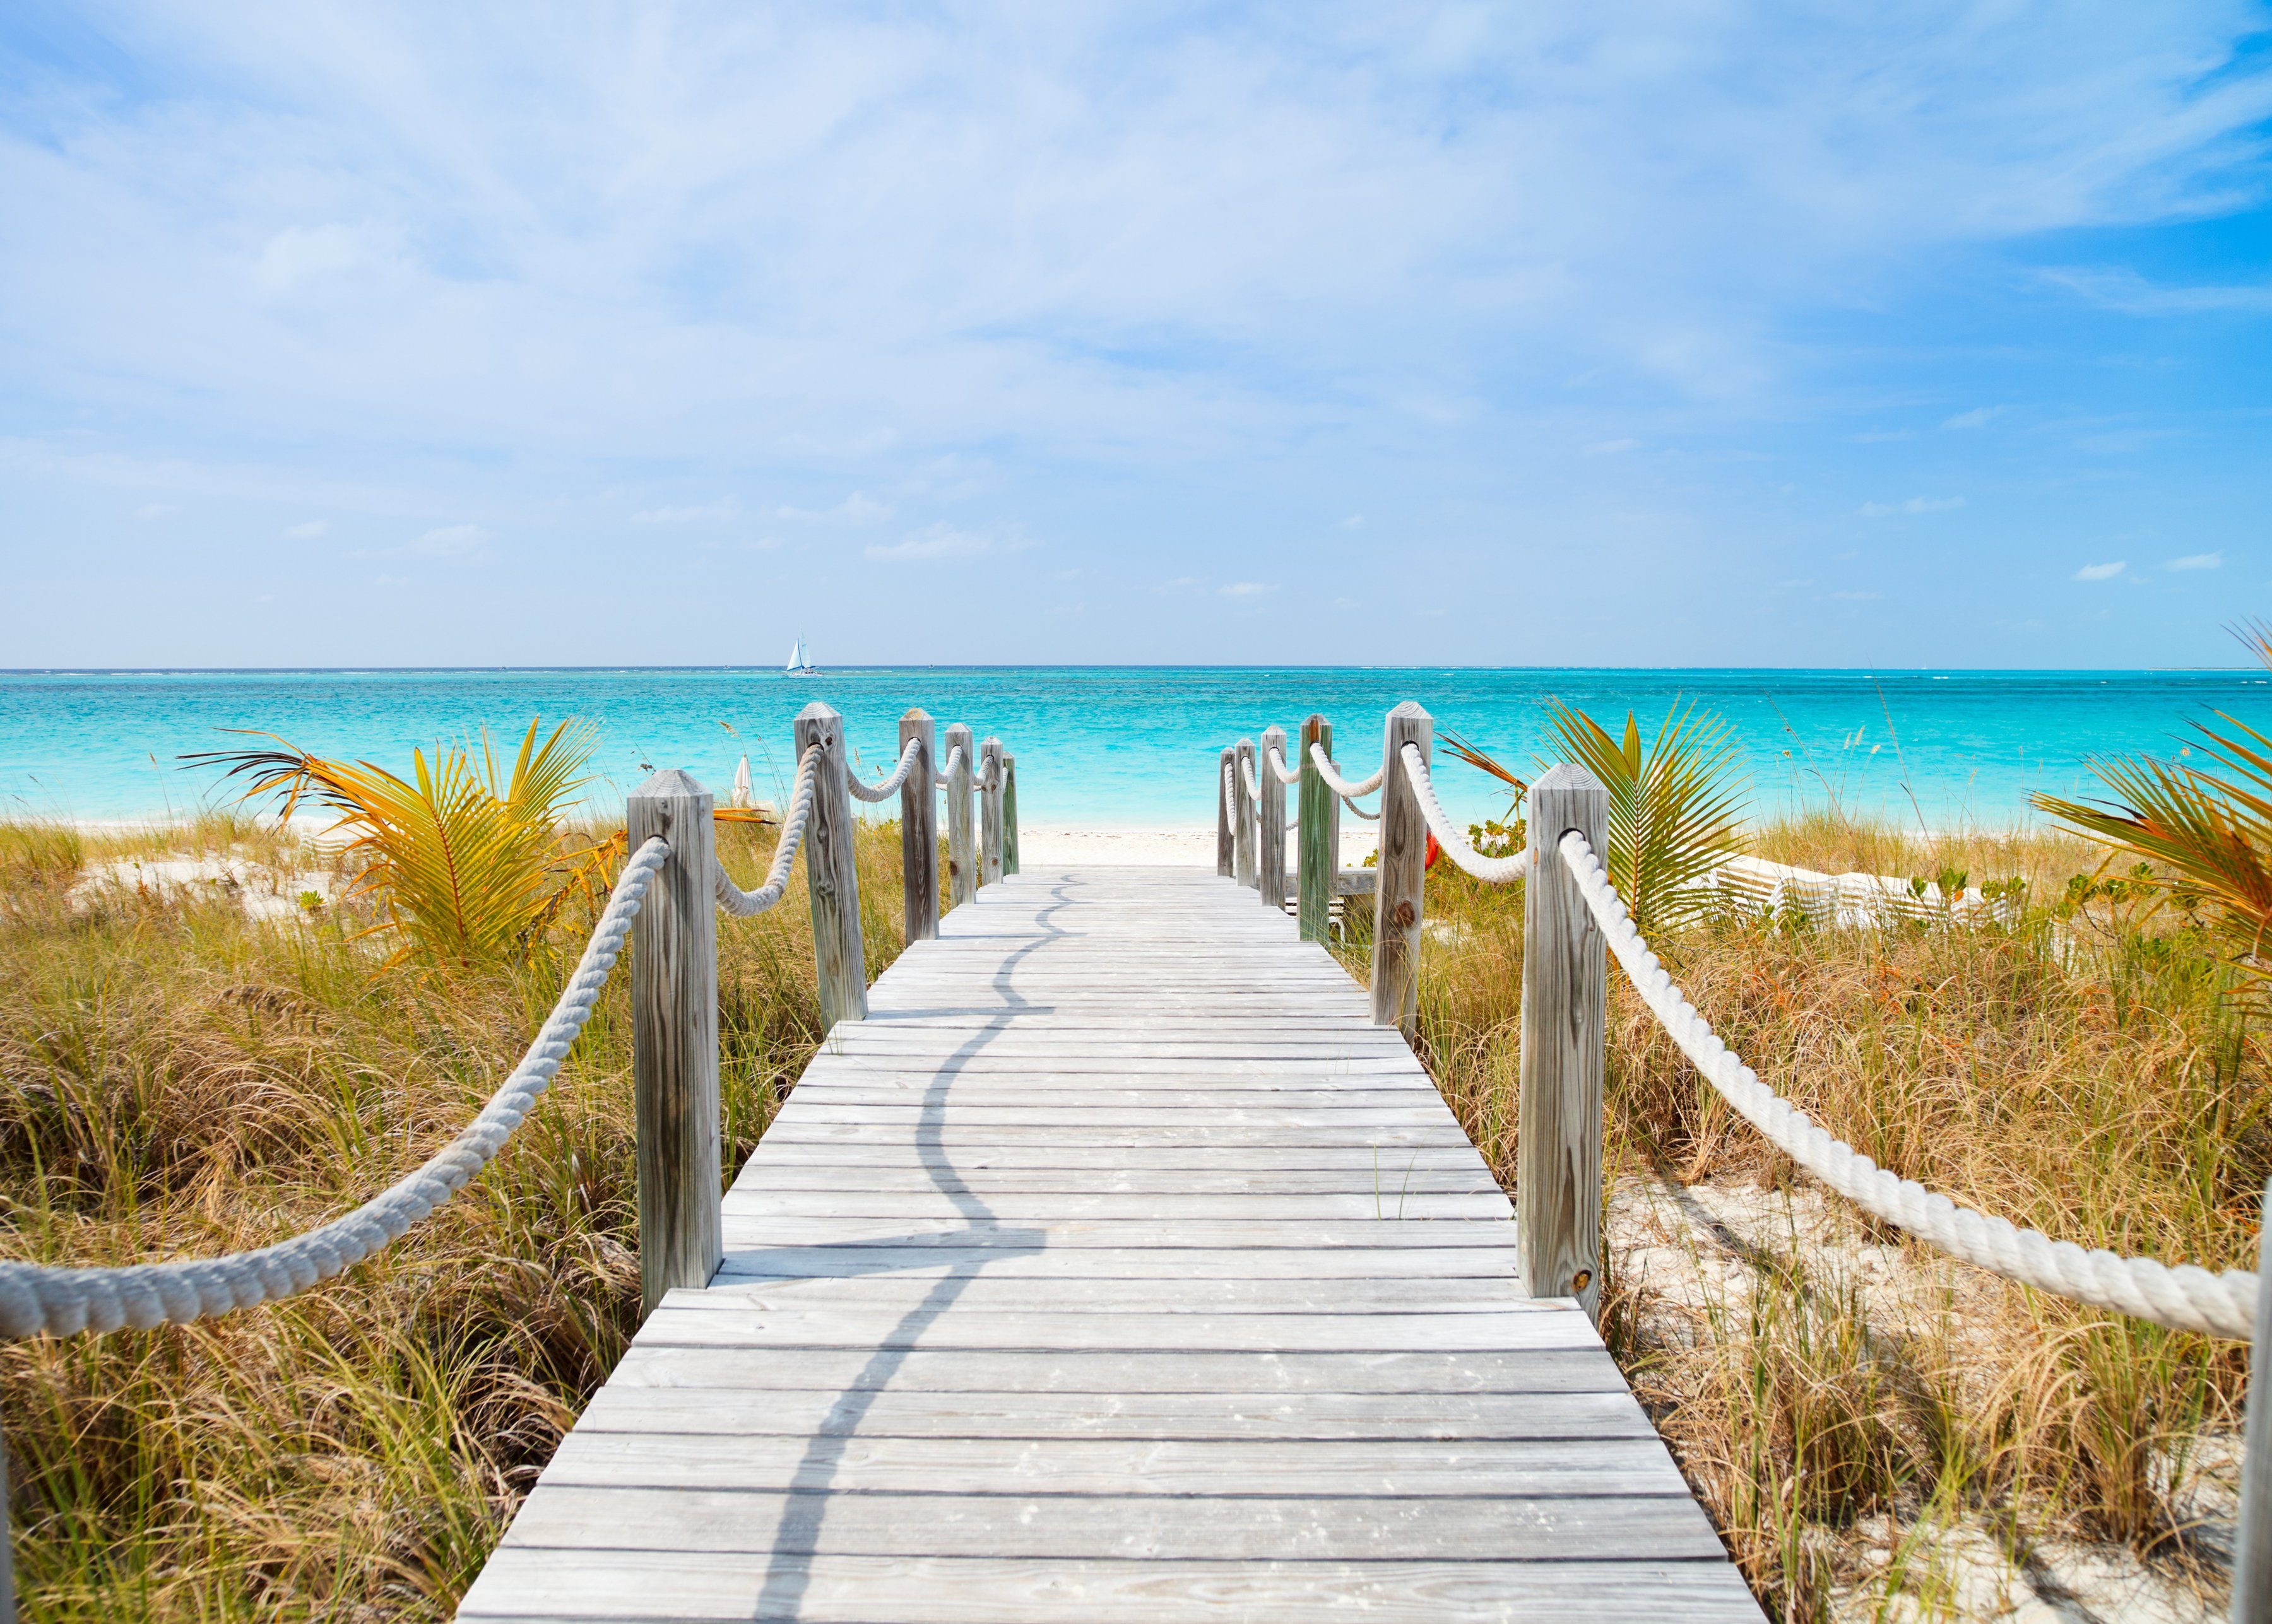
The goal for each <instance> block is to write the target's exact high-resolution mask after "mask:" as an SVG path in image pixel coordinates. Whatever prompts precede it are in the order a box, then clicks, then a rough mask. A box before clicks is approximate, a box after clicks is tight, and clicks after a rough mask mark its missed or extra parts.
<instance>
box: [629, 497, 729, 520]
mask: <svg viewBox="0 0 2272 1624" xmlns="http://www.w3.org/2000/svg"><path fill="white" fill-rule="evenodd" d="M741 510H742V504H741V503H738V502H736V501H735V500H734V499H733V498H732V497H731V496H721V497H719V498H718V500H717V501H715V502H706V503H702V504H700V505H699V506H698V507H684V508H649V509H647V510H646V511H645V512H642V513H634V514H632V524H634V525H700V524H705V523H707V522H708V521H710V520H713V519H726V518H733V517H734V516H735V515H736V514H737V513H739V512H740V511H741Z"/></svg>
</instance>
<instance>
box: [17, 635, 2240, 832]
mask: <svg viewBox="0 0 2272 1624" xmlns="http://www.w3.org/2000/svg"><path fill="white" fill-rule="evenodd" d="M1550 696H1551V697H1558V698H1559V699H1561V700H1563V701H1564V702H1566V703H1567V704H1572V705H1574V706H1577V707H1578V708H1580V709H1581V710H1583V711H1588V712H1589V713H1591V714H1592V715H1594V716H1595V717H1596V719H1599V720H1600V721H1602V722H1603V725H1605V726H1610V727H1611V729H1612V731H1616V730H1618V729H1619V728H1621V727H1622V726H1623V723H1624V719H1625V716H1626V712H1627V711H1635V712H1637V713H1638V714H1639V716H1640V721H1641V725H1642V727H1643V729H1644V731H1645V732H1646V731H1648V730H1649V729H1651V728H1653V727H1654V726H1655V725H1656V723H1657V722H1658V721H1659V720H1660V719H1663V716H1664V715H1665V713H1666V711H1667V710H1668V708H1669V707H1670V706H1672V705H1674V704H1690V703H1694V704H1700V705H1702V706H1704V707H1705V708H1707V709H1708V710H1711V711H1717V712H1719V713H1720V714H1721V715H1723V716H1724V717H1725V718H1726V719H1728V720H1729V722H1730V724H1731V725H1732V726H1733V727H1734V729H1735V733H1736V736H1737V738H1738V740H1739V741H1740V742H1741V744H1742V747H1743V749H1744V751H1745V758H1746V761H1747V763H1748V764H1749V769H1750V772H1751V778H1752V801H1753V808H1754V809H1755V810H1756V811H1759V812H1762V813H1765V812H1772V811H1775V810H1779V809H1787V808H1796V807H1798V806H1801V805H1805V804H1809V803H1814V804H1820V803H1823V802H1826V801H1829V800H1830V799H1831V798H1832V797H1834V796H1835V797H1836V798H1837V799H1838V800H1839V801H1840V802H1841V803H1842V804H1843V805H1844V806H1845V807H1846V808H1848V809H1849V810H1850V811H1856V812H1867V813H1875V814H1880V815H1882V816H1887V817H1891V818H1898V819H1900V820H1902V821H1904V822H1916V821H1918V820H1919V819H1920V818H1922V819H1923V820H1924V821H1925V822H1927V823H1930V824H1931V825H1932V826H1933V827H1936V828H1940V827H1949V826H1954V825H1957V824H1962V823H1972V824H1984V825H2003V824H2007V823H2015V822H2019V821H2022V820H2023V819H2024V818H2025V816H2026V801H2027V796H2028V794H2029V792H2031V791H2036V790H2050V791H2053V792H2056V793H2084V794H2089V793H2091V792H2092V788H2093V784H2094V780H2093V779H2092V778H2091V776H2090V774H2089V769H2088V766H2087V763H2088V761H2089V758H2090V757H2091V756H2099V755H2109V754H2122V753H2128V752H2136V751H2148V752H2153V753H2156V754H2163V755H2173V754H2175V753H2176V752H2177V751H2178V750H2179V749H2180V748H2181V747H2182V745H2183V743H2184V737H2183V735H2184V734H2185V726H2186V722H2187V721H2188V720H2190V719H2205V718H2210V717H2212V716H2213V715H2214V713H2215V712H2216V711H2220V710H2221V711H2228V712H2231V713H2232V714H2234V715H2237V716H2238V717H2239V718H2241V719H2243V720H2246V721H2248V722H2250V723H2252V724H2253V725H2256V726H2264V727H2267V728H2268V730H2272V687H2268V686H2267V679H2266V678H2265V676H2264V674H2262V673H2261V672H2256V671H2253V670H2251V671H2240V670H2234V671H2095V672H2086V671H2058V672H2012V671H1946V672H1934V671H1895V672H1874V673H1873V672H1861V671H1797V670H1782V669H1768V670H1728V669H1699V670H1624V669H1616V670H1595V669H1557V670H1522V669H1506V670H1481V669H1452V670H1446V669H1439V668H1431V667H1397V668H1364V667H1283V668H1267V669H1266V668H1251V669H1250V668H1243V667H991V668H989V667H871V668H864V669H844V670H830V671H826V672H824V673H823V674H820V675H818V676H808V677H790V676H787V675H784V674H781V673H780V672H778V671H771V670H735V669H697V670H671V669H661V670H654V669H650V670H608V669H575V670H456V671H446V670H363V671H112V672H96V671H88V672H56V671H15V672H6V673H0V816H12V817H55V816H64V817H77V818H89V819H109V818H144V817H153V816H168V815H179V814H181V813H183V812H184V811H187V810H190V809H192V808H196V807H198V806H199V805H201V804H215V803H218V802H219V801H221V800H223V799H225V798H226V797H227V795H228V791H227V790H226V789H224V788H223V787H222V786H220V784H219V782H218V778H217V775H216V774H215V773H213V771H210V770H206V769H192V770H184V769H183V766H182V764H181V762H180V760H179V757H181V756H183V755H184V754H186V753H188V752H191V751H197V750H210V749H226V748H230V747H232V746H234V745H239V744H247V743H250V742H253V741H246V740H240V739H237V738H235V737H234V736H233V735H231V734H228V733H227V732H225V731H223V730H225V729H228V728H255V729H260V730H263V731H266V732H270V733H274V734H281V735H282V736H284V737H285V738H287V739H289V740H290V741H292V742H294V743H295V744H297V745H300V746H302V747H303V748H305V749H311V750H315V751H318V752H319V753H322V754H325V755H340V756H356V757H362V758H366V759H369V760H372V761H375V762H377V763H378V764H381V765H384V766H387V767H391V768H392V769H394V770H396V771H402V772H405V773H407V771H408V769H409V758H410V751H411V749H412V748H413V747H414V746H417V745H422V744H428V745H430V744H432V743H433V742H434V741H437V740H454V739H459V738H463V737H467V736H470V735H473V734H477V733H478V731H479V729H481V728H482V726H488V727H489V728H490V731H491V732H492V733H493V734H497V735H499V736H500V737H502V738H504V739H505V740H506V741H507V742H508V743H510V742H517V741H518V736H519V733H520V731H521V730H522V729H523V728H525V727H526V726H527V724H528V720H529V719H530V718H531V717H532V716H542V717H543V718H544V719H546V721H547V722H548V723H549V722H551V721H554V720H557V719H560V718H563V717H568V716H579V717H584V718H587V719H590V720H591V721H592V722H594V723H595V724H596V725H597V726H598V727H599V729H600V735H601V744H600V749H599V752H598V754H597V756H596V757H595V758H594V769H595V770H596V771H597V772H598V773H599V774H600V778H599V780H598V782H597V784H596V785H595V786H594V802H595V809H597V808H598V806H599V805H603V804H604V803H606V802H608V801H620V799H621V797H622V795H623V793H624V791H626V790H627V789H629V788H630V787H631V786H633V785H635V784H637V783H638V782H639V779H640V778H643V777H645V776H646V771H647V770H648V768H649V767H650V766H655V767H661V766H675V767H683V768H684V769H686V770H687V771H691V772H692V773H693V774H694V775H695V776H696V777H697V778H700V779H702V781H703V782H705V783H706V784H708V785H710V786H713V787H714V788H716V789H718V790H720V791H721V792H723V791H724V790H725V788H726V787H727V786H729V784H730V783H731V782H732V778H733V773H734V768H735V764H736V761H737V760H738V759H739V758H740V756H742V755H743V754H744V752H746V753H747V754H748V756H749V757H750V764H751V773H752V775H753V777H754V778H755V779H756V782H757V786H758V793H759V796H760V797H761V798H766V799H771V798H774V796H775V795H776V794H777V793H778V786H779V785H780V783H781V778H782V777H783V775H784V774H785V772H786V771H787V769H788V766H789V764H790V763H791V762H792V760H793V758H794V757H793V752H792V749H791V746H790V723H791V720H792V719H794V718H795V716H796V713H797V711H799V710H800V709H802V708H803V706H804V705H806V704H810V703H811V702H812V701H814V700H821V701H825V702H826V703H827V704H832V705H833V706H834V707H836V709H837V710H839V711H841V712H843V714H844V717H845V719H846V724H847V728H848V734H849V736H850V738H851V741H852V744H853V747H854V749H855V750H856V753H857V756H858V757H859V759H860V760H861V761H862V763H863V764H864V765H865V766H866V767H867V769H868V770H869V771H870V772H871V775H872V774H875V773H878V772H880V771H883V770H884V769H886V767H887V766H888V765H889V764H890V763H891V762H892V760H893V757H894V756H895V755H896V754H897V751H896V749H895V746H896V741H897V738H898V718H899V716H900V714H901V712H902V711H906V710H907V709H908V707H910V706H912V705H921V706H923V708H924V709H925V710H927V711H930V713H931V715H932V716H933V717H934V718H936V719H937V720H938V724H939V726H941V728H942V729H943V728H944V727H945V726H946V725H947V724H948V723H950V722H956V721H960V722H967V723H968V724H969V725H970V726H971V727H972V728H973V730H974V731H975V733H976V734H977V735H978V736H979V737H980V738H982V739H983V738H984V737H985V736H986V735H988V734H997V735H998V736H999V737H1000V738H1001V739H1002V740H1003V741H1004V743H1005V748H1006V749H1009V750H1010V751H1011V752H1012V753H1013V754H1014V755H1015V756H1017V758H1018V788H1019V797H1020V811H1021V815H1022V818H1023V820H1024V821H1025V822H1026V823H1028V824H1031V825H1035V826H1043V827H1046V826H1052V825H1055V826H1060V827H1072V826H1085V827H1106V826H1120V827H1161V826H1170V825H1192V824H1205V823H1212V822H1213V820H1214V780H1215V761H1216V752H1217V751H1218V750H1219V749H1221V748H1222V746H1223V745H1224V744H1227V743H1230V742H1234V741H1237V739H1238V738H1239V737H1241V736H1242V735H1254V734H1260V732H1261V731H1262V729H1263V728H1265V727H1267V726H1270V725H1271V724H1273V723H1276V724H1277V725H1279V726H1283V727H1285V728H1286V729H1287V730H1288V731H1289V733H1291V732H1293V731H1294V730H1295V729H1296V728H1297V726H1299V724H1300V722H1301V719H1302V718H1303V717H1304V716H1305V715H1307V714H1308V713H1309V712H1311V711H1320V712H1322V713H1323V714H1324V715H1325V716H1326V717H1327V719H1329V720H1330V721H1331V722H1332V723H1333V725H1334V730H1335V734H1336V742H1337V749H1336V750H1335V754H1336V756H1339V757H1340V759H1341V760H1342V762H1343V764H1345V765H1347V766H1349V768H1350V769H1351V770H1352V771H1371V768H1372V767H1373V766H1374V765H1377V764H1378V763H1379V748H1380V747H1379V736H1380V732H1379V730H1380V720H1381V718H1382V717H1383V715H1384V714H1386V711H1388V709H1389V708H1390V707H1391V706H1392V705H1394V704H1396V703H1397V702H1398V701H1400V700H1404V699H1416V700H1417V701H1419V703H1420V704H1423V705H1424V706H1425V707H1427V709H1428V711H1430V712H1431V714H1432V715H1433V716H1434V717H1435V718H1436V719H1437V720H1438V722H1439V725H1440V726H1449V727H1452V728H1455V729H1457V730H1458V731H1459V732H1461V733H1462V734H1466V735H1467V736H1468V737H1469V738H1471V739H1473V740H1474V741H1476V742H1477V743H1479V744H1481V745H1482V746H1484V748H1485V749H1488V750H1490V751H1491V752H1492V753H1493V754H1495V755H1498V756H1500V757H1501V759H1503V760H1506V761H1509V762H1510V763H1511V764H1516V765H1517V766H1518V767H1520V766H1521V765H1525V764H1532V763H1534V762H1535V760H1536V758H1537V757H1538V756H1541V755H1542V754H1543V753H1544V752H1545V751H1546V750H1547V749H1548V739H1549V735H1548V733H1547V729H1546V711H1545V703H1546V701H1547V699H1548V698H1549V697H1550ZM1440 777H1441V779H1442V782H1443V785H1444V787H1445V789H1446V800H1447V801H1450V802H1451V803H1452V807H1453V809H1454V811H1455V812H1456V813H1458V814H1460V815H1461V816H1467V817H1476V816H1484V815H1486V814H1491V813H1495V812H1497V811H1498V810H1499V809H1500V808H1502V807H1503V806H1504V804H1505V798H1504V797H1503V796H1502V795H1498V794H1496V793H1493V792H1492V791H1491V788H1490V786H1489V784H1488V781H1487V780H1485V779H1484V778H1482V776H1481V775H1479V774H1477V773H1476V772H1474V771H1472V770H1470V769H1468V768H1465V767H1462V766H1459V765H1457V764H1446V767H1445V769H1444V770H1443V771H1442V773H1441V774H1440Z"/></svg>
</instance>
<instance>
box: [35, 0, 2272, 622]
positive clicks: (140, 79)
mask: <svg viewBox="0 0 2272 1624" xmlns="http://www.w3.org/2000/svg"><path fill="white" fill-rule="evenodd" d="M1605 19H1606V20H1605ZM2268 28H2272V13H2268V11H2267V10H2266V9H2265V8H2264V7H2262V6H2258V5H2244V4H2181V3H2179V0H2156V4H2151V5H2143V6H2141V5H2138V4H2045V5H2029V4H2016V3H2007V4H1977V5H1966V4H1929V5H1926V4H1921V5H1911V6H1907V7H1834V6H1797V5H1790V6H1756V7H1745V6H1736V5H1723V4H1710V3H1709V0H1682V3H1675V4H1648V3H1647V0H1642V3H1641V4H1634V5H1632V6H1623V7H1615V8H1604V7H1600V6H1594V5H1578V4H1565V5H1554V4H1509V5H1505V6H1488V5H1470V4H1424V5H1399V4H1390V3H1386V0H1369V3H1367V4H1350V5H1334V4H1327V3H1325V0H1305V3H1303V4H1284V5H1247V6H1236V5H1205V4H1132V5H1121V6H1111V5H1102V4H1100V5H1093V6H1064V5H1058V4H1032V5H1001V6H984V7H981V6H959V5H916V4H899V5H854V4H847V5H839V6H827V7H816V6H794V7H792V6H779V7H760V6H744V5H721V6H715V7H702V6H682V7H676V8H664V7H661V6H638V7H625V8H622V9H619V10H609V9H607V8H603V7H598V6H594V7H585V8H565V7H548V6H535V5H531V6H527V7H522V8H518V9H513V8H505V7H443V6H427V7H391V6H387V5H384V4H340V5H330V4H305V3H303V4H276V5H263V4H240V5H228V6H207V7H191V6H145V5H138V4H73V5H69V6H61V5H57V6H49V5H44V4H39V3H38V0H32V3H30V4H15V5H11V6H10V7H8V8H6V10H5V11H0V550H4V562H5V563H6V566H7V573H8V578H9V580H10V581H11V592H10V594H9V598H10V602H11V612H10V613H9V614H8V615H6V616H5V620H4V625H5V633H4V644H0V665H5V666H44V665H71V666H107V665H133V666H147V665H177V664H178V665H192V664H194V665H297V664H379V663H384V664H450V663H468V664H541V663H556V662H557V663H564V664H612V663H618V662H620V663H625V664H632V663H711V662H731V663H744V662H747V663H758V662H765V661H777V660H778V659H780V658H781V656H782V655H783V654H784V653H785V652H786V651H787V646H788V642H789V640H790V638H791V637H794V636H795V635H796V634H797V633H798V632H800V631H801V632H803V633H804V634H806V635H807V636H808V637H810V638H811V642H812V644H813V646H814V652H815V653H816V656H817V657H818V659H820V660H821V661H822V663H824V664H827V663H832V662H833V663H838V664H848V663H855V662H878V661H893V662H930V661H936V662H957V663H961V662H978V661H991V660H1006V661H1067V660H1099V661H1162V662H1183V661H1196V662H1222V663H1262V664H1268V663H1282V662H1293V661H1325V662H1339V661H1348V662H1361V663H1436V662H1444V663H1454V662H1456V663H1469V664H1514V665H1528V664H1599V665H1662V664H1700V665H1818V664H1821V665H1865V666H1880V665H1883V666H1892V665H1943V666H1950V665H1980V666H1995V665H2014V666H2073V665H2132V664H2203V663H2217V662H2223V661H2224V660H2226V659H2230V658H2231V655H2232V650H2231V644H2229V643H2228V642H2227V640H2226V639H2225V638H2224V637H2223V633H2222V632H2221V630H2220V628H2221V627H2222V626H2223V624H2225V623H2226V622H2230V621H2231V620H2232V619H2233V618H2234V617H2236V616H2237V615H2242V614H2250V613H2256V612H2260V611H2264V610H2267V609H2272V585H2268V583H2272V517H2268V516H2272V455H2268V451H2272V212H2268V207H2267V197H2268V183H2272V155H2268V140H2272V34H2268Z"/></svg>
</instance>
